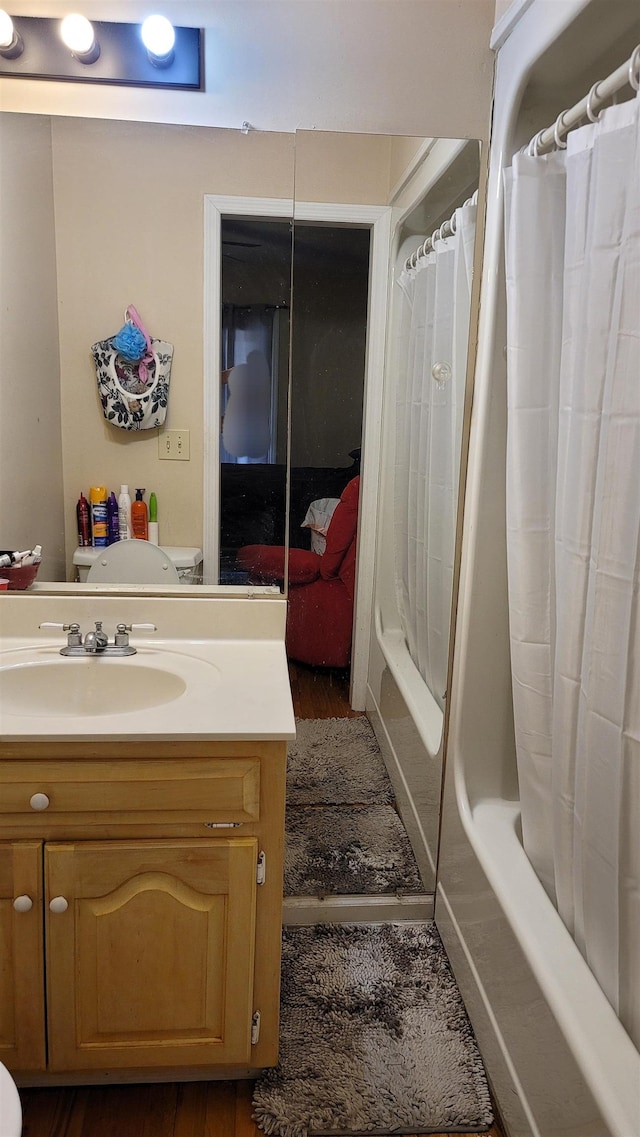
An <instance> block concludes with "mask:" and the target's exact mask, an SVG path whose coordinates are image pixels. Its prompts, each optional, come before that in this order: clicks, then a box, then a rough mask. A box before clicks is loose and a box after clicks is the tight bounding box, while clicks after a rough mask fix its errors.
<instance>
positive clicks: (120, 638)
mask: <svg viewBox="0 0 640 1137" xmlns="http://www.w3.org/2000/svg"><path fill="white" fill-rule="evenodd" d="M38 626H39V627H40V628H62V630H63V632H67V633H68V634H67V644H66V647H61V648H60V655H67V656H68V655H73V656H76V657H77V656H79V655H101V656H110V657H112V658H113V657H116V658H118V657H120V656H123V655H135V654H136V650H137V649H136V648H135V647H132V645H131V644H130V643H129V632H132V631H140V632H157V630H158V629H157V628H156V625H155V624H117V625H116V634H115V636H114V639H113V643H109V637H108V636H107V633H106V632H103V630H102V621H101V620H96V624H95V631H93V632H87V634H86V635H85V637H84V640H83V639H82V633H81V631H80V625H79V624H53V623H49V622H47V623H44V624H39V625H38Z"/></svg>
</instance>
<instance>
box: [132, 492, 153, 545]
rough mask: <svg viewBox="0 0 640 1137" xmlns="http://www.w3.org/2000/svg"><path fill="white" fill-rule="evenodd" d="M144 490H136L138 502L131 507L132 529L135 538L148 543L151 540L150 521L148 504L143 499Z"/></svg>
mask: <svg viewBox="0 0 640 1137" xmlns="http://www.w3.org/2000/svg"><path fill="white" fill-rule="evenodd" d="M143 493H144V490H143V489H142V490H136V500H135V501H134V502H133V504H132V506H131V529H132V531H133V536H134V537H136V538H137V539H138V540H139V541H148V539H149V520H148V513H147V503H146V501H145V500H144V499H143V496H142V495H143Z"/></svg>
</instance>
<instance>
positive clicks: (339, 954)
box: [253, 922, 493, 1137]
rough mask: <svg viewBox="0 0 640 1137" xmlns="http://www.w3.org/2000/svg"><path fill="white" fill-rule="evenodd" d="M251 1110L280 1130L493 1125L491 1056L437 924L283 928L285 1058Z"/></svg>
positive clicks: (260, 1087) (268, 1127) (302, 1134)
mask: <svg viewBox="0 0 640 1137" xmlns="http://www.w3.org/2000/svg"><path fill="white" fill-rule="evenodd" d="M253 1106H254V1119H255V1120H256V1121H257V1123H258V1125H259V1126H260V1128H261V1129H262V1130H264V1132H265V1133H268V1134H276V1135H279V1137H307V1134H338V1133H343V1134H345V1133H346V1134H376V1133H412V1134H413V1133H442V1132H450V1133H451V1132H452V1133H460V1132H463V1131H471V1132H477V1131H478V1130H482V1129H488V1128H489V1127H490V1126H491V1124H492V1121H493V1117H492V1112H491V1102H490V1098H489V1090H488V1087H487V1082H486V1078H485V1073H484V1068H483V1065H482V1060H481V1058H480V1053H479V1051H478V1047H477V1044H476V1041H475V1038H474V1035H473V1032H472V1029H471V1025H470V1023H469V1020H468V1018H467V1015H466V1012H465V1009H464V1005H463V1003H462V999H461V997H460V993H459V991H458V988H457V986H456V984H455V980H454V979H453V975H452V973H451V969H450V967H449V962H448V960H447V957H446V955H445V953H444V949H443V947H442V943H441V941H440V938H439V936H438V933H437V930H436V927H435V924H433V923H432V922H429V923H422V924H380V925H375V924H358V925H353V924H351V925H344V924H343V925H335V924H334V925H331V924H319V925H316V926H315V927H312V928H297V927H296V928H285V929H284V935H283V957H282V996H281V1022H280V1063H279V1065H278V1066H277V1067H275V1069H273V1070H268V1071H266V1073H265V1074H264V1075H263V1076H262V1077H261V1078H260V1079H259V1081H258V1082H257V1083H256V1086H255V1090H254V1097H253Z"/></svg>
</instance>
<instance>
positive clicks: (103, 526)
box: [89, 486, 109, 548]
mask: <svg viewBox="0 0 640 1137" xmlns="http://www.w3.org/2000/svg"><path fill="white" fill-rule="evenodd" d="M89 502H90V504H91V529H92V544H93V545H96V546H98V547H99V548H102V547H103V546H104V545H107V544H108V543H109V541H108V532H109V530H108V524H107V520H108V519H107V488H106V486H92V487H91V489H90V490H89Z"/></svg>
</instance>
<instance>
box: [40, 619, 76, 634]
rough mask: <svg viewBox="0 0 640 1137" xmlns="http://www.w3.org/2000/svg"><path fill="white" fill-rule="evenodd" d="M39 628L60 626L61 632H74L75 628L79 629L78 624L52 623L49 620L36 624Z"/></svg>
mask: <svg viewBox="0 0 640 1137" xmlns="http://www.w3.org/2000/svg"><path fill="white" fill-rule="evenodd" d="M38 627H39V628H62V630H63V632H74V631H76V629H77V630H78V631H80V625H79V624H54V623H52V622H51V620H45V621H44V623H43V624H38Z"/></svg>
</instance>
